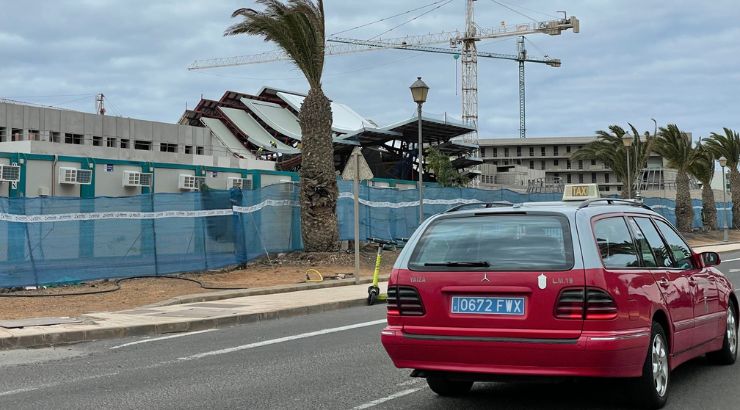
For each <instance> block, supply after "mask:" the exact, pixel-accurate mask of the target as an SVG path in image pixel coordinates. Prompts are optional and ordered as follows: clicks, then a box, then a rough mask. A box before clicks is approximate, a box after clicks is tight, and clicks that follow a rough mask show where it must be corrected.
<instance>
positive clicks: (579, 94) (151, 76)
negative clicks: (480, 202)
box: [0, 0, 740, 137]
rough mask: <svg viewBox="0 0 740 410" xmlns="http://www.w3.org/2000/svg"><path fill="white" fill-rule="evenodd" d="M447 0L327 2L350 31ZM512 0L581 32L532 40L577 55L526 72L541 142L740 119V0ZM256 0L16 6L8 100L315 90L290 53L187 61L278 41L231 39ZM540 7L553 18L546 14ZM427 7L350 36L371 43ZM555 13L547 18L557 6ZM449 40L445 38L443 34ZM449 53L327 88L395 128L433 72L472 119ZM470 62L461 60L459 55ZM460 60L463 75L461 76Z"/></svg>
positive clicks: (73, 101) (480, 15) (512, 83)
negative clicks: (560, 15)
mask: <svg viewBox="0 0 740 410" xmlns="http://www.w3.org/2000/svg"><path fill="white" fill-rule="evenodd" d="M429 2H431V0H415V1H413V2H409V1H405V2H399V1H397V0H393V1H391V0H374V1H364V2H359V1H346V0H327V1H326V11H327V31H328V32H329V33H334V32H338V31H342V30H346V29H348V28H351V27H354V26H357V25H360V24H364V23H367V22H370V21H372V20H377V19H379V18H382V17H386V16H389V15H392V14H395V13H399V12H402V11H404V10H408V9H411V8H415V7H419V6H422V5H424V4H426V3H429ZM508 3H510V4H514V3H516V4H517V5H521V6H523V7H526V8H527V9H529V10H527V9H518V10H521V11H522V12H523V13H524V14H527V15H529V16H531V17H534V18H536V19H548V18H551V17H548V15H550V16H557V13H555V10H562V9H564V8H565V9H567V10H568V12H569V13H570V14H574V15H576V16H578V17H579V18H580V19H581V33H580V34H573V33H571V32H567V33H564V34H563V35H561V36H546V35H533V36H529V37H528V38H529V39H530V40H531V43H530V44H528V48H529V52H530V55H542V54H548V55H551V56H553V57H557V58H561V59H562V60H563V66H562V67H560V68H550V67H546V66H540V65H536V64H528V65H527V66H526V73H527V97H528V99H527V114H528V118H527V125H528V132H529V135H531V136H546V135H587V134H591V133H592V132H593V131H594V130H597V129H603V128H606V127H607V126H608V125H609V124H613V123H618V124H621V125H626V123H627V122H632V123H634V124H635V125H636V126H637V127H638V128H639V129H641V130H652V126H653V123H652V121H651V120H650V118H651V117H653V118H656V119H657V120H658V122H659V123H660V124H665V123H668V122H675V123H677V124H678V125H679V126H680V127H682V128H683V129H685V130H687V131H691V132H693V133H694V134H695V135H698V136H704V135H708V134H709V132H711V131H718V130H720V129H721V127H723V126H729V127H734V128H736V129H737V128H740V124H738V123H737V121H738V120H737V112H738V111H739V110H738V108H740V107H738V103H737V98H736V95H738V93H739V92H740V86H739V85H738V84H740V83H739V82H738V80H740V73H739V72H738V70H737V68H736V67H737V66H738V65H739V64H740V41H738V38H740V29H738V28H737V27H736V26H735V25H733V24H734V22H735V21H737V20H738V18H740V7H739V6H738V5H737V3H736V1H734V0H719V1H713V2H711V3H701V4H697V3H696V2H690V1H685V0H678V1H672V2H670V3H666V2H658V1H635V0H621V1H618V0H602V1H593V0H591V1H586V0H569V1H567V2H565V1H561V2H551V1H541V0H528V1H519V2H513V1H509V2H508ZM252 4H253V3H252V2H251V1H232V0H227V1H223V0H222V1H196V0H191V1H186V0H180V1H175V0H164V1H162V0H159V1H143V0H131V1H127V2H120V1H112V0H111V1H101V0H87V1H79V0H66V1H52V0H47V1H42V0H36V1H31V0H29V1H25V2H19V1H13V2H11V1H4V2H3V7H2V14H3V17H4V18H3V21H4V24H3V26H2V27H0V59H1V60H2V61H3V64H1V65H0V97H10V98H15V99H19V100H23V101H30V102H35V103H40V104H48V105H61V106H64V107H68V108H72V109H80V110H85V111H91V110H92V108H93V94H95V93H97V92H103V93H105V94H106V96H108V100H109V112H110V113H112V114H114V115H124V116H131V117H136V118H145V119H152V120H159V121H169V122H173V121H176V120H177V118H178V117H179V116H180V114H181V113H182V111H183V109H184V108H185V105H186V104H188V105H189V106H191V107H192V106H193V105H194V104H195V103H196V102H197V101H198V99H199V98H200V96H201V94H203V95H204V96H205V97H208V98H218V97H220V96H221V94H222V93H223V91H225V90H227V89H233V90H240V91H244V92H256V91H257V90H258V89H259V87H261V86H262V85H268V84H269V85H272V86H275V87H281V88H288V89H295V90H298V91H301V90H305V89H306V83H305V80H304V79H303V78H302V76H301V74H300V72H298V71H297V70H296V69H295V68H294V67H292V66H291V65H290V64H288V63H284V62H279V63H271V64H261V65H250V66H241V67H235V68H229V69H214V70H203V71H190V72H189V71H187V70H186V69H185V67H186V66H187V65H188V64H190V63H191V62H192V61H193V60H194V59H198V58H209V57H223V56H232V55H245V54H253V53H258V52H262V51H266V50H270V49H271V48H272V47H271V46H270V45H269V44H265V43H264V42H263V41H262V40H261V39H258V38H249V37H246V36H241V37H230V38H224V37H223V36H222V33H223V30H224V29H225V28H226V27H227V26H229V25H230V24H232V23H233V22H234V21H233V20H232V19H231V18H230V14H231V12H232V11H233V10H234V9H236V8H238V7H244V6H250V5H252ZM476 7H477V10H476V20H477V22H478V24H479V25H480V26H484V27H495V26H497V25H498V24H500V22H501V21H506V22H508V23H516V22H527V21H529V20H528V18H527V17H525V16H522V15H519V14H516V13H513V12H511V11H509V10H507V9H506V8H503V7H501V6H499V5H497V4H495V3H494V2H493V1H489V0H479V1H477V2H476ZM531 10H537V11H538V12H535V11H531ZM420 12H421V11H419V12H415V13H411V14H408V15H405V16H401V17H399V18H396V19H392V20H388V21H384V22H382V23H378V24H375V25H372V26H369V27H366V28H362V29H358V30H353V31H349V32H346V33H343V34H342V36H346V37H357V38H370V37H372V36H374V35H376V34H378V33H381V32H383V31H386V30H388V29H390V28H392V27H394V26H396V25H398V24H399V23H401V22H403V21H404V20H407V19H409V18H411V17H413V16H414V15H415V14H418V13H420ZM540 12H541V13H544V14H541V13H540ZM463 23H464V2H463V1H461V0H454V1H453V2H451V3H450V4H448V5H446V6H444V7H442V8H440V9H439V10H435V11H434V12H432V13H429V14H427V15H425V16H423V17H421V18H419V19H416V20H414V21H412V22H410V23H408V24H406V25H404V26H402V27H400V28H398V29H395V30H393V31H391V32H390V33H388V34H386V35H385V36H384V37H396V36H402V35H408V34H419V33H427V32H440V31H442V30H444V31H451V30H455V29H460V30H461V29H462V28H463ZM441 46H443V47H445V46H446V45H445V44H441ZM479 48H480V49H481V50H486V51H493V52H499V53H514V52H515V49H516V46H515V42H514V39H513V38H510V39H505V40H496V41H486V42H481V43H479ZM455 64H456V62H455V60H454V59H453V58H452V57H451V56H449V55H430V54H423V53H411V52H404V51H396V50H388V51H375V52H367V53H358V54H353V55H347V56H336V57H331V58H328V59H327V66H326V69H325V77H324V87H325V90H326V93H327V94H328V95H329V96H330V97H331V98H334V99H336V100H338V101H342V102H344V103H347V104H349V105H351V106H352V107H353V108H355V109H356V110H357V111H359V112H361V113H362V114H364V115H366V116H368V117H370V118H373V119H374V120H376V122H379V123H389V122H395V121H397V120H400V119H403V118H407V117H409V116H411V115H412V114H413V112H414V108H415V107H414V105H413V103H412V102H411V98H410V94H409V91H408V86H409V84H411V82H413V80H414V79H415V78H416V76H423V77H424V80H425V81H426V82H427V83H428V84H429V85H430V86H431V87H432V89H431V92H430V96H429V101H428V103H427V104H426V105H425V110H426V111H427V112H429V113H434V114H438V115H443V114H444V113H448V114H449V115H452V116H456V117H459V115H460V105H461V103H460V95H459V94H460V93H459V91H457V89H458V88H459V79H457V80H456V77H455V72H456V71H455ZM457 64H459V62H458V63H457ZM459 68H460V67H459V65H458V71H457V72H458V75H459ZM517 82H518V79H517V66H516V63H515V62H511V61H499V60H485V59H481V61H480V65H479V83H478V84H479V90H480V101H479V106H480V109H479V111H480V130H481V136H483V137H499V136H500V137H504V136H515V135H517V130H518V126H519V119H518V118H519V114H518V103H517V101H518V94H517V93H518V86H517Z"/></svg>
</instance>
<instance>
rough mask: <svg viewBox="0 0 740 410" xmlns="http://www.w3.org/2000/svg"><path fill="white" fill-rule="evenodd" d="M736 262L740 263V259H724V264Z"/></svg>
mask: <svg viewBox="0 0 740 410" xmlns="http://www.w3.org/2000/svg"><path fill="white" fill-rule="evenodd" d="M735 261H740V258H732V259H722V263H724V262H735Z"/></svg>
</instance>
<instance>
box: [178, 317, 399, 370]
mask: <svg viewBox="0 0 740 410" xmlns="http://www.w3.org/2000/svg"><path fill="white" fill-rule="evenodd" d="M385 322H386V320H385V319H380V320H373V321H371V322H363V323H355V324H353V325H347V326H340V327H333V328H329V329H322V330H317V331H315V332H308V333H301V334H298V335H293V336H286V337H280V338H277V339H270V340H264V341H262V342H256V343H249V344H246V345H241V346H235V347H229V348H227V349H220V350H213V351H210V352H204V353H198V354H194V355H192V356H185V357H180V358H178V360H194V359H202V358H204V357H208V356H216V355H221V354H227V353H233V352H238V351H240V350H247V349H254V348H256V347H262V346H268V345H274V344H277V343H283V342H290V341H292V340H298V339H305V338H308V337H314V336H321V335H327V334H330V333H337V332H343V331H345V330H352V329H359V328H362V327H368V326H375V325H379V324H381V323H385Z"/></svg>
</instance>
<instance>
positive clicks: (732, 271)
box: [730, 269, 740, 273]
mask: <svg viewBox="0 0 740 410" xmlns="http://www.w3.org/2000/svg"><path fill="white" fill-rule="evenodd" d="M735 272H740V269H730V273H735Z"/></svg>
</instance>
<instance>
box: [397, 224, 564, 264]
mask: <svg viewBox="0 0 740 410" xmlns="http://www.w3.org/2000/svg"><path fill="white" fill-rule="evenodd" d="M450 262H453V263H454V262H457V263H469V262H482V263H481V264H478V265H489V266H475V267H470V266H445V264H448V263H450ZM572 267H573V244H572V240H571V236H570V228H569V224H568V220H567V219H566V218H565V217H562V216H555V215H532V214H527V215H523V214H522V215H520V214H517V215H512V214H508V215H507V214H500V215H496V214H489V215H479V216H474V217H461V218H445V219H440V220H438V221H436V222H434V223H433V224H432V225H430V226H429V227H428V228H427V230H426V231H425V232H424V234H423V235H422V237H421V238H420V239H419V242H418V244H417V245H416V248H415V249H414V252H413V253H412V255H411V259H410V261H409V268H410V269H412V270H427V271H433V270H436V271H453V270H487V271H492V270H494V271H530V270H568V269H570V268H572Z"/></svg>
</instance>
